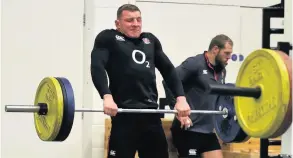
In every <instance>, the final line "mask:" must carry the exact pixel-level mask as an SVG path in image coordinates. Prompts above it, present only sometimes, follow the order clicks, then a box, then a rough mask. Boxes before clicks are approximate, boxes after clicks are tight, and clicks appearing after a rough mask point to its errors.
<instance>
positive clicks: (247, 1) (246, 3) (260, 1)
mask: <svg viewBox="0 0 293 158" xmlns="http://www.w3.org/2000/svg"><path fill="white" fill-rule="evenodd" d="M136 2H155V3H175V4H183V3H185V4H196V5H219V6H243V7H266V6H270V5H274V4H277V3H280V2H281V0H257V1H255V0H137V1H136Z"/></svg>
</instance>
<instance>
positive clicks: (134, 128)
mask: <svg viewBox="0 0 293 158" xmlns="http://www.w3.org/2000/svg"><path fill="white" fill-rule="evenodd" d="M136 151H138V154H139V158H168V157H169V155H168V144H167V140H166V136H165V133H164V130H163V127H162V122H161V119H160V114H130V113H128V114H127V113H119V114H117V115H116V116H115V117H112V128H111V133H110V138H109V149H108V158H112V157H113V158H134V156H135V153H136Z"/></svg>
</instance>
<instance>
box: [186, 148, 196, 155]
mask: <svg viewBox="0 0 293 158" xmlns="http://www.w3.org/2000/svg"><path fill="white" fill-rule="evenodd" d="M188 154H189V155H196V149H189V153H188Z"/></svg>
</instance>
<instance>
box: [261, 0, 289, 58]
mask: <svg viewBox="0 0 293 158" xmlns="http://www.w3.org/2000/svg"><path fill="white" fill-rule="evenodd" d="M284 6H285V2H284V0H281V3H279V4H277V5H273V6H269V7H266V8H263V9H262V12H263V21H262V28H263V29H262V47H263V48H268V49H275V50H281V51H283V52H285V53H287V54H288V55H289V51H290V50H292V44H290V43H289V42H283V41H279V42H278V43H277V47H271V45H270V44H271V35H272V34H284V29H274V28H271V18H284Z"/></svg>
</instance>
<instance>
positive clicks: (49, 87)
mask: <svg viewBox="0 0 293 158" xmlns="http://www.w3.org/2000/svg"><path fill="white" fill-rule="evenodd" d="M39 103H45V104H46V105H47V109H48V112H47V114H46V115H39V114H38V113H34V123H35V129H36V132H37V134H38V136H39V138H40V139H41V140H43V141H53V140H54V139H55V138H56V136H57V135H58V133H59V130H60V128H61V124H62V119H63V94H62V89H61V87H60V84H59V82H58V81H57V79H55V78H53V77H46V78H44V79H43V80H42V81H41V82H40V84H39V86H38V88H37V91H36V95H35V101H34V104H35V105H38V104H39Z"/></svg>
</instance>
